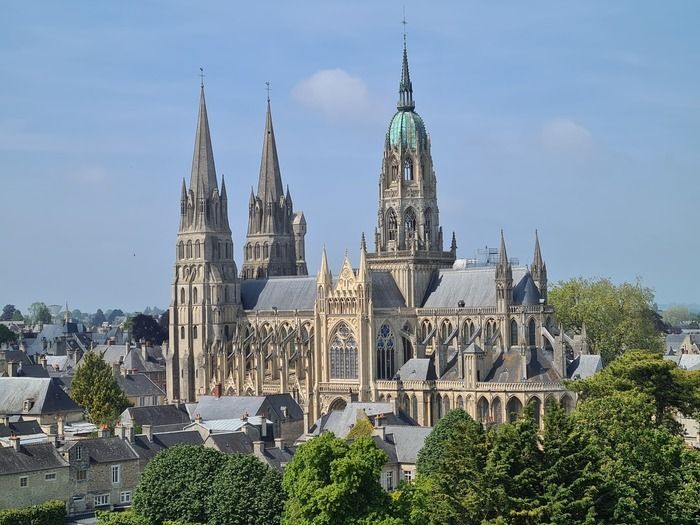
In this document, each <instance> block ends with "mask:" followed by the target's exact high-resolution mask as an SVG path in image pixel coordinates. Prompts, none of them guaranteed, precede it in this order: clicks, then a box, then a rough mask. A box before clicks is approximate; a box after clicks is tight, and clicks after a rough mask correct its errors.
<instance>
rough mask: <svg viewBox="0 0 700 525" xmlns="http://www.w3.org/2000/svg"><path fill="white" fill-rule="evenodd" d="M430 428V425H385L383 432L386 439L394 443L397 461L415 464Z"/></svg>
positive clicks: (430, 430)
mask: <svg viewBox="0 0 700 525" xmlns="http://www.w3.org/2000/svg"><path fill="white" fill-rule="evenodd" d="M432 430H433V429H432V427H419V426H408V425H401V426H395V425H387V426H386V428H385V434H386V437H387V440H388V441H390V442H392V443H393V444H394V447H395V449H396V459H397V461H398V462H399V463H411V464H415V463H416V460H417V458H418V452H419V451H420V449H422V448H423V444H424V443H425V438H427V437H428V434H430V432H432Z"/></svg>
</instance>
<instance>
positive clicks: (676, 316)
mask: <svg viewBox="0 0 700 525" xmlns="http://www.w3.org/2000/svg"><path fill="white" fill-rule="evenodd" d="M662 315H663V319H664V321H666V322H667V323H668V324H670V325H671V326H679V325H680V324H682V323H690V322H693V321H700V315H698V314H696V313H693V312H691V311H690V310H689V309H688V307H687V306H685V305H675V306H669V307H668V308H666V309H665V310H664V311H663V312H662Z"/></svg>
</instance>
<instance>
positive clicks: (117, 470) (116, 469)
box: [112, 465, 121, 484]
mask: <svg viewBox="0 0 700 525" xmlns="http://www.w3.org/2000/svg"><path fill="white" fill-rule="evenodd" d="M120 474H121V465H112V483H114V484H117V483H119V481H120V480H121V475H120Z"/></svg>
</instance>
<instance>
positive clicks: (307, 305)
mask: <svg viewBox="0 0 700 525" xmlns="http://www.w3.org/2000/svg"><path fill="white" fill-rule="evenodd" d="M241 301H242V302H243V308H244V309H245V310H272V309H273V308H277V309H278V310H313V309H314V304H315V302H316V277H313V276H311V277H307V276H304V277H297V276H292V277H271V278H269V279H246V280H244V281H241Z"/></svg>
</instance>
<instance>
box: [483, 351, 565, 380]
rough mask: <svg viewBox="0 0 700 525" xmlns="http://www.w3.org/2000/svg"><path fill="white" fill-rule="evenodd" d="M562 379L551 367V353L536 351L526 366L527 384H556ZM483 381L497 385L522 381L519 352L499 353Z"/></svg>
mask: <svg viewBox="0 0 700 525" xmlns="http://www.w3.org/2000/svg"><path fill="white" fill-rule="evenodd" d="M561 380H562V378H561V377H560V376H559V374H558V373H557V371H556V370H555V369H554V367H553V366H552V352H551V351H550V350H543V349H541V348H538V349H536V350H535V351H534V352H533V353H532V356H531V358H530V362H529V363H528V364H527V379H526V381H527V382H533V383H556V382H560V381H561ZM484 381H494V382H498V383H515V382H520V381H522V356H521V355H520V350H517V349H513V350H507V351H505V352H501V354H500V355H499V356H498V357H497V358H496V360H495V362H494V363H493V366H492V368H491V370H490V371H489V372H488V374H486V377H485V378H484Z"/></svg>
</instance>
